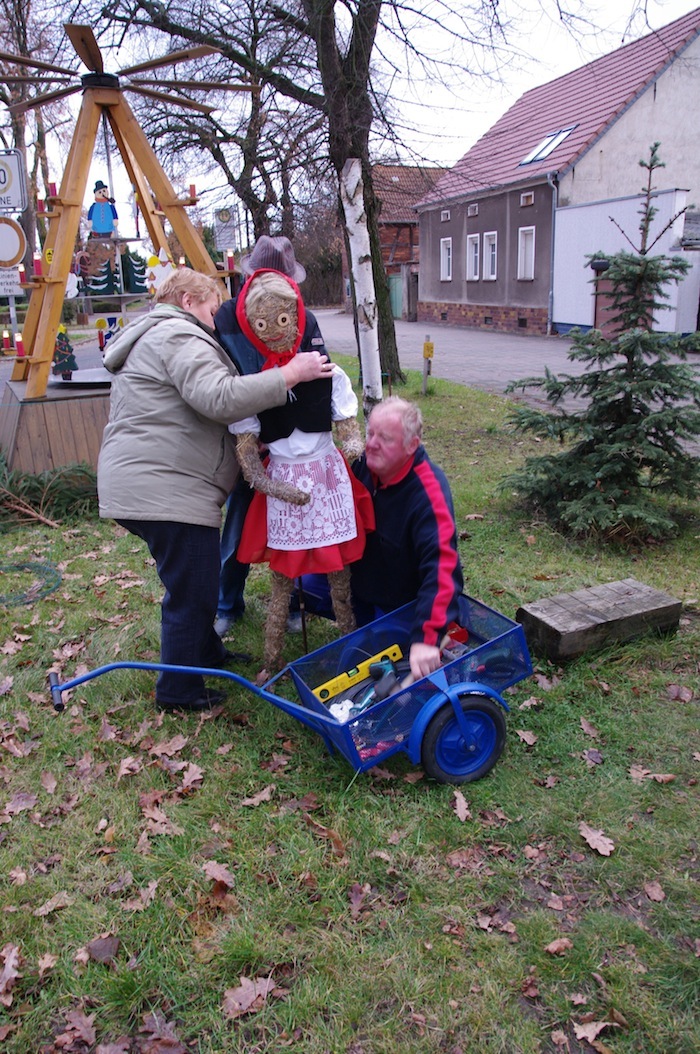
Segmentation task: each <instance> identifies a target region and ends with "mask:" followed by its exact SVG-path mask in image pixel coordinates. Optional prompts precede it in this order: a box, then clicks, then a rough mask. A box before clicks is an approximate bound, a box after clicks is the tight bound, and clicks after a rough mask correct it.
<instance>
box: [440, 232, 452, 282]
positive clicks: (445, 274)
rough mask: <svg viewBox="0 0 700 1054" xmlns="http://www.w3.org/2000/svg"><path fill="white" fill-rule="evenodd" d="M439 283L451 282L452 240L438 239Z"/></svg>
mask: <svg viewBox="0 0 700 1054" xmlns="http://www.w3.org/2000/svg"><path fill="white" fill-rule="evenodd" d="M440 281H441V282H451V281H452V239H451V238H441V239H440Z"/></svg>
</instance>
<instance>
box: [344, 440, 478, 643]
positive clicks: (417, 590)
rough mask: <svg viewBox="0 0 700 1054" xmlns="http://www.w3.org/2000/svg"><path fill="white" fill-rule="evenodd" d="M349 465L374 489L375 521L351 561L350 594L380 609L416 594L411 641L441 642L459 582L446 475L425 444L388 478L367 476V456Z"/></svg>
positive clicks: (405, 601) (454, 613)
mask: <svg viewBox="0 0 700 1054" xmlns="http://www.w3.org/2000/svg"><path fill="white" fill-rule="evenodd" d="M353 472H354V473H355V475H356V476H357V478H358V479H359V480H360V481H361V482H362V483H364V484H365V486H366V487H367V489H368V490H369V492H370V494H372V496H373V499H374V511H375V515H376V522H377V526H376V530H375V531H374V533H372V534H369V535H368V536H367V546H366V548H365V552H364V555H363V557H362V559H361V560H359V561H358V562H357V563H355V564H353V565H352V568H351V572H352V591H353V596H356V597H357V598H358V599H359V600H361V601H363V602H364V603H365V604H373V605H376V606H377V607H379V608H381V609H382V610H383V611H393V610H394V609H395V608H398V607H401V606H402V605H404V604H408V603H409V602H411V601H413V600H416V599H417V606H416V617H415V622H414V625H413V629H412V631H411V638H410V643H411V644H413V643H415V642H416V641H422V642H423V643H424V644H430V645H434V646H439V644H440V641H441V640H442V637H443V635H444V633H445V630H446V628H447V626H448V625H449V623H450V622H452V621H453V620H454V619H456V618H457V615H458V598H459V596H460V594H461V592H462V589H463V579H462V569H461V566H460V562H459V554H458V552H457V529H456V526H455V519H454V508H453V505H452V495H451V493H450V487H449V484H448V482H447V478H446V477H445V474H444V472H443V471H442V470H441V469H440V468H438V466H437V465H435V464H433V462H432V461H431V460H430V458H429V457H428V455H427V454H426V452H425V449H424V448H423V447H422V446H420V447H418V450H417V451H416V453H415V455H414V458H413V460H412V462H410V463H409V465H408V466H407V468H406V469H405V470H404V471H403V472H402V473H401V474H400V476H398V477H397V478H395V479H393V480H392V481H391V482H389V483H387V484H384V485H382V484H380V483H379V481H378V480H377V478H376V477H374V476H373V475H372V473H371V472H370V471H369V469H368V468H367V464H366V462H365V458H364V456H363V457H361V458H360V459H359V461H356V462H355V464H354V465H353Z"/></svg>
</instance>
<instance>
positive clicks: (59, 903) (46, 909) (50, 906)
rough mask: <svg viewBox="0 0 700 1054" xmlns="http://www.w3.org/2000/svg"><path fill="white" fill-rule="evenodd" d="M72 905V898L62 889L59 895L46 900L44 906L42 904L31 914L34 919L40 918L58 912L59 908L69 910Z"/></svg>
mask: <svg viewBox="0 0 700 1054" xmlns="http://www.w3.org/2000/svg"><path fill="white" fill-rule="evenodd" d="M72 903H73V898H72V897H71V896H69V894H68V893H67V892H66V891H65V889H62V890H61V892H60V893H56V894H55V895H54V896H53V897H51V899H50V900H47V901H46V903H45V904H42V905H41V907H40V908H37V909H36V911H35V912H33V914H34V915H35V916H36V918H42V917H43V916H44V915H50V914H51V912H52V911H60V909H61V908H69V907H70V906H71V904H72Z"/></svg>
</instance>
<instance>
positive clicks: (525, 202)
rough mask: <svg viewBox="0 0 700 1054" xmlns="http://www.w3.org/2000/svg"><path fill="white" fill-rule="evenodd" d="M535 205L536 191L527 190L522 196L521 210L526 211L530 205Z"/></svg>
mask: <svg viewBox="0 0 700 1054" xmlns="http://www.w3.org/2000/svg"><path fill="white" fill-rule="evenodd" d="M534 204H535V192H534V190H525V191H523V193H522V194H521V195H520V208H521V209H526V208H528V206H530V205H534Z"/></svg>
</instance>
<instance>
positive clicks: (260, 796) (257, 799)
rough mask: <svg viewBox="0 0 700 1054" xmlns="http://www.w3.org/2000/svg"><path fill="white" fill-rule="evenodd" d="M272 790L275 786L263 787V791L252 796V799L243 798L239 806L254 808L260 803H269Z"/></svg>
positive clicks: (271, 784)
mask: <svg viewBox="0 0 700 1054" xmlns="http://www.w3.org/2000/svg"><path fill="white" fill-rule="evenodd" d="M274 790H275V784H274V783H270V784H268V786H267V787H264V788H263V790H261V791H258V793H257V794H254V795H253V797H252V798H243V800H242V801H241V805H252V806H255V805H260V804H262V802H264V801H270V799H271V798H272V794H273V792H274Z"/></svg>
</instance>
